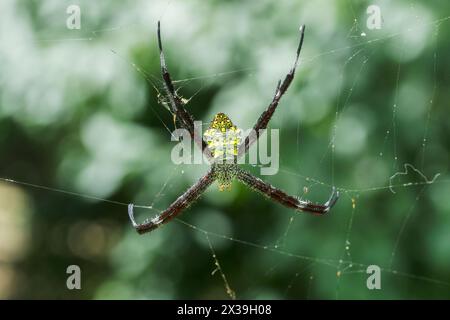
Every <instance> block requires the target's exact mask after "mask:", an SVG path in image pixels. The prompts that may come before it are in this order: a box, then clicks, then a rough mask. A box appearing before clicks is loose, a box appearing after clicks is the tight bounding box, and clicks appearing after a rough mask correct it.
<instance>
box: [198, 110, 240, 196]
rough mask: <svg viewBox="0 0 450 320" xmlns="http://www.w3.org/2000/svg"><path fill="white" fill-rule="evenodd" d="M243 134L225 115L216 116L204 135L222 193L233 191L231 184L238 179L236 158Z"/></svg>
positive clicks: (213, 172)
mask: <svg viewBox="0 0 450 320" xmlns="http://www.w3.org/2000/svg"><path fill="white" fill-rule="evenodd" d="M241 134H242V131H241V130H240V129H239V128H237V127H236V126H235V125H234V124H233V122H232V121H231V120H230V118H229V117H228V116H227V115H226V114H224V113H218V114H216V115H215V116H214V119H213V120H212V121H211V124H210V125H209V128H208V129H207V130H206V131H205V133H204V134H203V138H204V140H205V141H206V144H207V146H208V148H209V150H210V151H211V154H212V157H213V160H212V162H213V163H212V167H211V169H212V174H213V176H214V178H215V179H216V180H217V182H218V186H219V190H220V191H224V190H231V183H232V181H233V179H234V178H236V175H237V172H238V166H237V164H236V159H237V158H236V157H237V155H238V148H239V145H240V144H241V140H242V139H241Z"/></svg>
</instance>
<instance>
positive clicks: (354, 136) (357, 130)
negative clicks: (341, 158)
mask: <svg viewBox="0 0 450 320" xmlns="http://www.w3.org/2000/svg"><path fill="white" fill-rule="evenodd" d="M341 115H342V117H341V118H340V119H339V120H338V121H337V124H336V127H337V129H336V138H335V139H336V140H335V145H336V149H335V150H336V153H337V154H341V155H345V156H350V155H356V154H358V153H360V152H361V151H362V150H363V148H364V146H365V144H366V143H367V134H368V132H367V131H368V129H367V125H366V124H365V123H363V122H362V120H361V119H359V118H357V117H355V116H353V115H350V114H346V113H343V114H341Z"/></svg>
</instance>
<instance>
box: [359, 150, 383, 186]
mask: <svg viewBox="0 0 450 320" xmlns="http://www.w3.org/2000/svg"><path fill="white" fill-rule="evenodd" d="M354 164H355V170H354V173H353V181H354V183H355V187H357V188H363V189H364V188H370V187H373V186H382V185H385V184H386V181H387V178H386V177H388V176H389V168H388V165H387V164H386V163H385V162H382V161H379V159H378V158H376V157H369V156H366V157H364V158H362V159H360V160H359V161H356V162H355V163H354Z"/></svg>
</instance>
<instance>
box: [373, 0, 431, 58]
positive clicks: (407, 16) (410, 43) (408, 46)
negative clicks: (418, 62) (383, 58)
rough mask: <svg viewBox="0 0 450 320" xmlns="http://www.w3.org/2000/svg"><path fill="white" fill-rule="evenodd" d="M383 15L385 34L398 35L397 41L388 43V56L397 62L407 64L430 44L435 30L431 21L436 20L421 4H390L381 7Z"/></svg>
mask: <svg viewBox="0 0 450 320" xmlns="http://www.w3.org/2000/svg"><path fill="white" fill-rule="evenodd" d="M381 15H382V17H383V24H382V28H381V31H382V32H383V34H385V35H392V34H398V36H397V37H396V38H395V41H393V40H391V41H388V42H387V43H386V52H387V54H388V55H389V56H390V57H392V58H393V59H395V60H396V61H399V62H402V63H405V62H408V61H411V60H413V59H415V58H416V57H418V56H419V55H420V54H421V53H422V51H423V50H424V49H425V47H426V46H427V45H428V44H429V43H430V40H431V39H432V33H433V28H434V27H433V25H432V24H431V21H433V20H434V19H435V18H434V17H433V15H432V14H431V12H430V11H429V10H428V9H426V8H425V7H423V6H422V5H420V4H419V3H415V4H414V6H408V5H406V4H404V3H402V2H390V3H389V4H387V5H385V6H382V7H381ZM405 26H408V27H406V28H405Z"/></svg>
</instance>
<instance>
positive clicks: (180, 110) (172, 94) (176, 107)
mask: <svg viewBox="0 0 450 320" xmlns="http://www.w3.org/2000/svg"><path fill="white" fill-rule="evenodd" d="M157 34H158V48H159V61H160V65H161V75H162V78H163V80H164V89H165V90H166V93H167V97H168V99H169V108H170V110H171V112H172V113H173V114H174V115H175V118H176V120H177V121H178V123H179V124H180V125H181V127H182V128H184V129H186V130H188V131H189V134H190V136H191V138H192V139H193V140H194V141H195V143H196V144H197V146H198V147H199V148H200V150H202V152H203V154H204V155H205V156H206V157H207V158H208V159H211V158H212V157H211V152H210V151H209V148H208V145H207V144H206V142H205V141H204V140H203V137H202V134H201V132H200V133H199V134H198V133H197V134H195V126H194V118H193V117H192V116H191V114H189V112H188V111H187V110H186V108H185V107H184V103H183V101H182V100H181V98H180V97H179V96H178V95H177V93H176V90H175V86H174V85H173V82H172V78H171V76H170V73H169V70H168V68H167V64H166V59H165V57H164V52H163V47H162V41H161V23H160V21H158V31H157Z"/></svg>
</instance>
